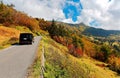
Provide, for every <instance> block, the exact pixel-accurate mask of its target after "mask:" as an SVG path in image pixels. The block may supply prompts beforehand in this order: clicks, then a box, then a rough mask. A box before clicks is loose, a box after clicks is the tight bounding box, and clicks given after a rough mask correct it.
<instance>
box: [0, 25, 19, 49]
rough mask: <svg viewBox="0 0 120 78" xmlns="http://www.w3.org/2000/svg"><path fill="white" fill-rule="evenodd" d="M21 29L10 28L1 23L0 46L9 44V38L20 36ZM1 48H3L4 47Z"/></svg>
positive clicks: (4, 46)
mask: <svg viewBox="0 0 120 78" xmlns="http://www.w3.org/2000/svg"><path fill="white" fill-rule="evenodd" d="M19 34H20V31H19V30H16V29H15V28H9V27H5V26H2V25H0V46H1V47H2V48H6V47H8V45H9V40H10V41H11V39H13V38H15V39H18V38H19ZM2 48H1V49H2Z"/></svg>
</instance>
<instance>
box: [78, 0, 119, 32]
mask: <svg viewBox="0 0 120 78" xmlns="http://www.w3.org/2000/svg"><path fill="white" fill-rule="evenodd" d="M81 3H82V5H83V7H84V9H83V11H82V14H81V16H79V17H78V18H79V20H78V22H84V23H85V24H87V25H90V23H91V21H93V20H96V21H97V22H99V25H100V26H97V27H99V28H104V29H112V30H117V29H119V30H120V1H119V0H111V1H109V0H96V1H95V0H86V1H85V0H81Z"/></svg>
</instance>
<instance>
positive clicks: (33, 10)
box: [3, 0, 65, 20]
mask: <svg viewBox="0 0 120 78" xmlns="http://www.w3.org/2000/svg"><path fill="white" fill-rule="evenodd" d="M64 1H65V0H57V1H56V2H55V1H54V0H4V1H3V2H5V3H6V4H10V3H12V4H14V5H15V8H16V9H17V10H20V11H23V12H25V13H27V14H28V15H30V16H33V17H40V18H45V19H46V20H52V19H56V20H63V19H65V17H64V14H63V12H62V6H63V5H64Z"/></svg>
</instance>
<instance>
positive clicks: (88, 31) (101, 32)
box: [65, 23, 120, 37]
mask: <svg viewBox="0 0 120 78" xmlns="http://www.w3.org/2000/svg"><path fill="white" fill-rule="evenodd" d="M65 24H67V25H69V26H73V27H77V28H79V29H82V34H84V35H88V36H90V35H92V36H101V37H106V36H110V35H120V30H105V29H102V28H94V27H90V26H87V25H85V24H84V23H80V24H70V23H65ZM80 31H81V30H80Z"/></svg>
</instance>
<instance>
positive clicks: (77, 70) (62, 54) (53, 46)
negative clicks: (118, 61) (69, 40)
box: [28, 36, 117, 78]
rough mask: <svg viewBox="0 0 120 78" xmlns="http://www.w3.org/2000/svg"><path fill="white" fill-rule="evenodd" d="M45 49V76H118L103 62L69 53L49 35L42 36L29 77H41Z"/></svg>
mask: <svg viewBox="0 0 120 78" xmlns="http://www.w3.org/2000/svg"><path fill="white" fill-rule="evenodd" d="M43 47H44V49H45V72H44V78H116V77H117V75H116V73H115V72H113V71H111V70H109V68H107V67H99V66H96V64H103V63H102V62H99V61H97V60H93V59H91V58H89V57H87V56H86V57H81V58H76V57H74V56H72V55H70V54H69V53H68V49H67V48H66V47H65V46H63V45H61V44H59V43H57V42H55V41H54V40H52V39H51V38H50V37H49V36H42V40H41V42H40V46H39V50H38V53H37V57H36V60H35V62H34V64H33V65H32V67H31V68H30V70H32V71H30V73H29V76H28V78H40V75H41V52H42V48H43Z"/></svg>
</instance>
